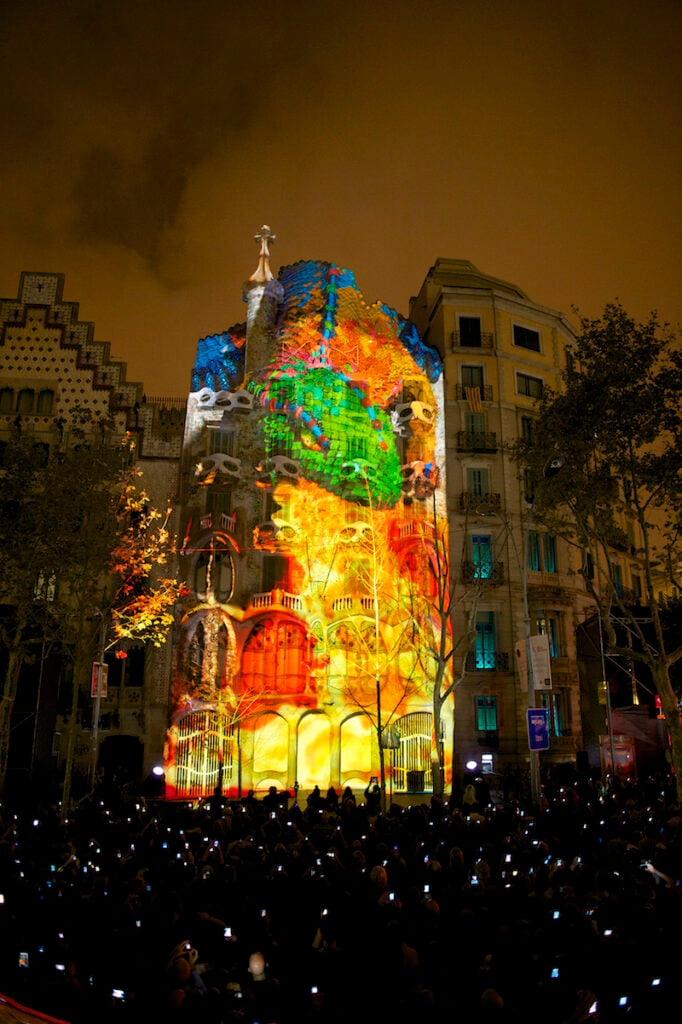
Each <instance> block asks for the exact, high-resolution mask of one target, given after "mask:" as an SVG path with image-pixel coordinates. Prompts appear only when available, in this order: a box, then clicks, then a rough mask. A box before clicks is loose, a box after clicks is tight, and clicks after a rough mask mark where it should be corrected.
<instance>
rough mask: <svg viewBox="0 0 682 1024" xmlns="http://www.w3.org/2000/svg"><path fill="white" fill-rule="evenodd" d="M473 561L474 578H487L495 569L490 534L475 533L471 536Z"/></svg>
mask: <svg viewBox="0 0 682 1024" xmlns="http://www.w3.org/2000/svg"><path fill="white" fill-rule="evenodd" d="M471 561H472V563H473V566H474V578H475V579H477V580H487V579H489V578H490V576H491V575H492V571H493V556H492V543H491V538H490V536H489V535H486V534H474V536H473V537H472V538H471Z"/></svg>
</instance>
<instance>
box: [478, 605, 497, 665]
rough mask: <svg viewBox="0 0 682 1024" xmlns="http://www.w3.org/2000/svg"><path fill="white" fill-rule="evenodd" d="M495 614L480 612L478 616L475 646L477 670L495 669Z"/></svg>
mask: <svg viewBox="0 0 682 1024" xmlns="http://www.w3.org/2000/svg"><path fill="white" fill-rule="evenodd" d="M495 654H496V651H495V613H494V612H478V614H477V615H476V641H475V646H474V655H475V659H474V660H475V665H476V668H477V669H494V668H495V665H496V657H495Z"/></svg>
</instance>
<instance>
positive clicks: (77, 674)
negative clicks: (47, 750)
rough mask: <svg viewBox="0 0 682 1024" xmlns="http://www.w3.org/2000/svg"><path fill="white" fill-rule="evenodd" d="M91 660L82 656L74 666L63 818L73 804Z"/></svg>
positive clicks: (65, 766) (66, 816) (63, 791)
mask: <svg viewBox="0 0 682 1024" xmlns="http://www.w3.org/2000/svg"><path fill="white" fill-rule="evenodd" d="M90 666H91V658H90V657H89V656H87V657H86V655H84V654H82V653H81V654H80V656H79V657H78V658H77V660H76V662H75V663H74V666H73V692H72V694H71V713H70V715H69V721H68V725H67V729H66V755H65V758H64V784H63V787H62V818H68V816H69V812H70V803H71V782H72V778H73V760H74V750H75V746H76V725H77V718H78V696H79V693H80V689H81V684H83V685H85V682H86V681H87V680H88V679H89V677H90V675H89V674H90Z"/></svg>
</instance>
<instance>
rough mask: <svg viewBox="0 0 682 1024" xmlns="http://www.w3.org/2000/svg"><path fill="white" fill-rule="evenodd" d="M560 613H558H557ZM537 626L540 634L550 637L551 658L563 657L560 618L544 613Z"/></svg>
mask: <svg viewBox="0 0 682 1024" xmlns="http://www.w3.org/2000/svg"><path fill="white" fill-rule="evenodd" d="M557 614H558V613H557ZM536 628H537V632H538V635H539V636H545V635H546V636H547V637H548V639H549V656H550V658H560V657H561V628H560V624H559V619H558V618H557V616H555V615H543V616H541V617H540V618H538V619H537V622H536Z"/></svg>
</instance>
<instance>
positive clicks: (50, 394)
mask: <svg viewBox="0 0 682 1024" xmlns="http://www.w3.org/2000/svg"><path fill="white" fill-rule="evenodd" d="M53 406H54V391H52V390H51V389H50V388H45V389H44V390H43V391H41V392H40V393H39V395H38V412H39V413H43V414H44V415H46V416H47V415H49V414H50V413H51V412H52V409H53Z"/></svg>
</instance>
